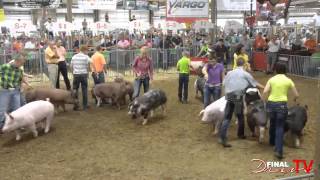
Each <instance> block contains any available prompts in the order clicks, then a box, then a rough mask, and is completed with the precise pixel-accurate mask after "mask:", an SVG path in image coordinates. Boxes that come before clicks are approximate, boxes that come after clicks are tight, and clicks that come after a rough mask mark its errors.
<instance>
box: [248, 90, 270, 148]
mask: <svg viewBox="0 0 320 180" xmlns="http://www.w3.org/2000/svg"><path fill="white" fill-rule="evenodd" d="M244 101H245V102H244V104H245V108H244V111H245V112H244V114H246V117H247V123H248V126H249V129H250V131H251V132H252V136H253V137H256V132H259V143H262V142H263V139H264V136H265V131H266V127H267V124H268V116H267V109H266V106H265V103H264V102H263V101H262V99H261V95H260V92H259V90H258V89H257V88H248V89H247V90H246V93H245V98H244Z"/></svg>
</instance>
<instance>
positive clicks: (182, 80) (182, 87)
mask: <svg viewBox="0 0 320 180" xmlns="http://www.w3.org/2000/svg"><path fill="white" fill-rule="evenodd" d="M188 84H189V74H182V73H180V74H179V88H178V97H179V100H184V101H187V100H188Z"/></svg>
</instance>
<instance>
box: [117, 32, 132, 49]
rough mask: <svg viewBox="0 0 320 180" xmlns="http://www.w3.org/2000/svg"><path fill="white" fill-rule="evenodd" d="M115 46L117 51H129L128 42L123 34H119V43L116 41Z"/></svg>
mask: <svg viewBox="0 0 320 180" xmlns="http://www.w3.org/2000/svg"><path fill="white" fill-rule="evenodd" d="M117 46H118V48H119V49H129V47H130V42H129V41H128V40H127V39H126V37H125V35H124V33H121V34H120V35H119V41H118V44H117Z"/></svg>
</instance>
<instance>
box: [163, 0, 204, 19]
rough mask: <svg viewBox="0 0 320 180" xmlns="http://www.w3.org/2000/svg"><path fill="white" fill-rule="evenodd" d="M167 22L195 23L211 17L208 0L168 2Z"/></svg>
mask: <svg viewBox="0 0 320 180" xmlns="http://www.w3.org/2000/svg"><path fill="white" fill-rule="evenodd" d="M166 15H167V20H172V21H177V22H194V21H196V20H206V19H208V16H209V1H208V0H197V1H195V0H167V10H166Z"/></svg>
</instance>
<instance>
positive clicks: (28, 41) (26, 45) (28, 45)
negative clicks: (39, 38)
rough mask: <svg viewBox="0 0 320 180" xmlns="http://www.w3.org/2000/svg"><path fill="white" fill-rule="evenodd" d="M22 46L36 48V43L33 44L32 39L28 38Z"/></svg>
mask: <svg viewBox="0 0 320 180" xmlns="http://www.w3.org/2000/svg"><path fill="white" fill-rule="evenodd" d="M24 48H25V49H30V50H34V49H36V44H35V41H34V39H32V38H28V40H27V42H26V44H25V45H24Z"/></svg>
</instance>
